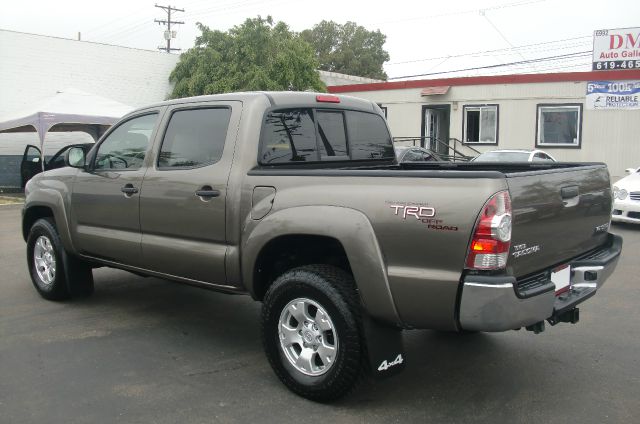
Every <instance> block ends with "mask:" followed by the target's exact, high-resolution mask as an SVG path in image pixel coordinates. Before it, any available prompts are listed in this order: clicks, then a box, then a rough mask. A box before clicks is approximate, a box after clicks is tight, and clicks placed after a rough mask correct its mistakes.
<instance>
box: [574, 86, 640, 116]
mask: <svg viewBox="0 0 640 424" xmlns="http://www.w3.org/2000/svg"><path fill="white" fill-rule="evenodd" d="M587 109H596V110H597V109H640V81H590V82H588V83H587Z"/></svg>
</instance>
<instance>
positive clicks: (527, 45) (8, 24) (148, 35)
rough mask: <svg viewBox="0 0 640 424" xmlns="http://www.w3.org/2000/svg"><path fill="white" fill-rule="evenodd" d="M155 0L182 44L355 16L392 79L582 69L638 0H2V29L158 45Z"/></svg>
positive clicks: (638, 6)
mask: <svg viewBox="0 0 640 424" xmlns="http://www.w3.org/2000/svg"><path fill="white" fill-rule="evenodd" d="M154 4H160V5H167V4H170V5H171V6H173V7H177V8H180V9H184V10H185V11H184V12H175V14H174V16H172V20H179V21H184V22H185V23H184V25H179V26H178V27H177V31H178V32H177V38H176V39H175V40H173V42H172V47H179V48H182V49H183V50H186V49H188V48H190V47H192V46H193V43H194V40H195V37H196V36H197V35H198V30H197V28H196V25H195V24H196V22H201V23H203V24H205V25H207V26H209V27H210V28H212V29H219V30H227V29H229V28H231V27H233V26H234V25H238V24H241V23H242V22H243V21H244V20H245V19H246V18H249V17H256V16H257V15H261V16H263V17H264V16H267V15H271V16H272V17H273V18H274V20H277V21H284V22H286V23H287V24H288V25H289V26H290V27H291V29H292V30H294V31H302V30H304V29H306V28H310V27H312V26H313V25H314V24H316V23H318V22H320V21H321V20H323V19H325V20H334V21H336V22H338V23H344V22H346V21H354V22H356V23H357V24H359V25H362V26H364V27H366V28H367V29H370V30H376V29H379V30H380V31H381V32H382V33H384V34H385V35H386V36H387V42H386V44H385V48H386V50H387V51H388V52H389V54H390V56H391V60H390V61H389V62H388V63H386V64H385V71H386V72H387V74H388V76H389V77H390V79H404V78H403V77H412V76H415V75H420V78H441V77H450V76H462V75H495V74H506V73H509V74H511V73H529V72H565V71H588V70H590V62H591V56H590V53H589V51H590V50H591V48H592V34H593V31H594V30H596V29H613V28H627V27H640V1H638V0H607V1H598V2H596V1H591V0H588V1H580V0H475V1H468V0H450V1H427V0H422V1H414V0H408V1H402V0H398V1H395V2H393V1H389V0H387V1H378V0H368V1H362V0H355V1H354V0H352V1H349V0H321V1H315V2H311V1H301V0H272V1H264V0H263V1H260V0H219V1H214V0H171V1H166V2H165V1H164V0H159V1H158V2H157V3H156V2H153V1H148V0H108V1H94V0H84V1H77V0H56V1H42V0H40V1H34V0H21V1H18V2H5V4H3V11H2V13H1V14H0V29H7V30H13V31H21V32H28V33H35V34H42V35H49V36H55V37H63V38H72V39H76V38H77V36H78V32H80V33H81V37H82V40H85V41H92V42H99V43H106V44H115V45H121V46H127V47H135V48H141V49H149V50H156V49H157V47H158V46H163V45H165V42H164V39H163V32H164V29H165V28H164V27H163V26H160V25H158V24H157V23H154V19H166V13H165V12H164V11H163V10H162V9H159V8H156V7H154ZM1 54H2V52H0V58H1ZM538 59H542V60H539V61H535V62H529V63H519V64H514V65H511V66H498V67H492V68H485V69H470V68H483V67H486V66H494V65H502V64H506V63H513V62H527V61H531V60H538ZM452 71H457V72H452ZM413 78H415V77H413Z"/></svg>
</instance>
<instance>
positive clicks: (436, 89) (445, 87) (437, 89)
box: [420, 85, 451, 96]
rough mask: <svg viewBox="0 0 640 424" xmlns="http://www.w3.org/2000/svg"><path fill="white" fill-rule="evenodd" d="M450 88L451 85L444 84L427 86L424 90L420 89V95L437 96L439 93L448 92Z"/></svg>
mask: <svg viewBox="0 0 640 424" xmlns="http://www.w3.org/2000/svg"><path fill="white" fill-rule="evenodd" d="M449 88H451V86H449V85H443V86H440V87H426V88H423V89H422V91H420V95H421V96H435V95H438V94H447V91H449Z"/></svg>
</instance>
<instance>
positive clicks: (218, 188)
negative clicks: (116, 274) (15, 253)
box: [22, 92, 622, 401]
mask: <svg viewBox="0 0 640 424" xmlns="http://www.w3.org/2000/svg"><path fill="white" fill-rule="evenodd" d="M391 140H392V139H391V136H390V132H389V129H388V127H387V124H386V122H385V120H384V118H383V115H382V113H381V110H380V108H379V107H378V106H377V105H376V104H375V103H372V102H370V101H366V100H362V99H356V98H353V97H347V96H333V95H327V94H317V93H294V92H272V93H269V92H253V93H233V94H223V95H213V96H202V97H194V98H185V99H178V100H171V101H167V102H163V103H159V104H155V105H153V106H149V107H145V108H142V109H139V110H137V111H135V112H132V113H130V114H129V115H127V116H125V117H124V118H123V119H122V120H121V121H120V122H119V123H117V124H116V125H114V126H113V127H112V128H111V129H110V130H109V131H108V132H107V133H106V134H105V135H104V136H103V137H102V138H101V139H100V140H99V141H98V143H97V144H96V145H95V147H93V148H92V149H91V150H90V151H89V152H88V153H87V154H85V151H84V150H83V149H81V148H71V149H69V150H68V151H67V153H66V155H65V161H66V164H67V165H68V166H66V167H63V168H59V169H53V170H48V171H45V172H43V173H41V174H38V175H36V176H35V177H34V178H32V179H31V180H30V181H29V183H28V184H27V186H26V203H25V206H24V211H23V221H22V231H23V236H24V239H25V241H26V243H27V259H28V261H27V263H28V269H29V272H30V276H31V279H32V280H33V285H34V286H35V288H36V290H37V291H38V292H39V293H40V295H41V296H42V297H44V298H46V299H52V300H58V299H66V298H69V297H74V296H87V295H89V294H91V293H92V292H93V278H92V269H93V268H95V267H100V266H107V267H114V268H120V269H123V270H128V271H131V272H133V273H136V274H140V275H145V276H155V277H160V278H166V279H169V280H173V281H177V282H181V283H186V284H190V285H193V286H198V287H202V288H205V289H211V290H217V291H221V292H226V293H233V294H248V295H250V296H251V297H252V298H253V299H255V300H256V301H261V302H262V315H261V334H262V341H263V345H264V349H265V352H266V357H267V359H268V361H269V363H270V365H271V366H272V368H273V370H274V371H275V373H276V375H277V376H278V378H279V379H280V380H281V381H282V382H283V383H284V384H285V385H286V386H287V387H288V388H290V389H291V390H292V391H294V392H295V393H297V394H299V395H301V396H304V397H307V398H309V399H313V400H317V401H330V400H333V399H336V398H339V397H341V396H343V395H344V394H345V393H347V392H348V391H350V389H351V388H352V387H353V386H354V384H355V383H356V381H361V379H360V378H359V377H360V376H361V375H363V373H365V372H368V373H371V374H373V375H375V376H385V375H391V374H395V373H397V372H398V371H399V370H401V369H402V368H403V367H404V366H405V363H406V358H405V353H404V350H403V345H402V331H403V330H405V329H433V330H439V331H454V332H479V331H483V332H500V331H507V330H518V329H520V328H526V329H527V330H531V331H533V332H535V333H539V332H541V331H543V330H544V329H545V321H546V322H548V323H549V324H551V325H555V324H557V323H560V322H570V323H576V322H577V321H578V319H579V311H578V308H577V305H578V304H580V303H581V302H583V301H585V300H586V299H588V298H589V297H591V296H593V295H594V294H595V293H596V291H597V290H598V289H599V288H600V287H601V286H602V284H603V283H604V282H605V280H606V279H607V278H608V277H609V276H610V274H611V273H612V272H613V270H614V268H615V266H616V264H617V260H618V257H619V255H620V252H621V248H622V240H621V238H620V237H619V236H616V235H613V234H610V233H609V231H608V229H609V224H610V216H611V208H612V193H611V185H610V182H609V174H608V171H607V168H606V166H605V165H604V164H598V163H453V162H417V163H402V164H399V163H398V162H397V160H396V158H395V155H394V147H393V143H392V141H391Z"/></svg>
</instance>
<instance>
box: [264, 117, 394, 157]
mask: <svg viewBox="0 0 640 424" xmlns="http://www.w3.org/2000/svg"><path fill="white" fill-rule="evenodd" d="M393 158H394V152H393V145H392V143H391V137H390V135H389V131H388V130H387V126H386V125H385V123H384V120H383V119H382V117H380V116H378V115H375V114H372V113H366V112H357V111H350V110H346V111H343V110H337V109H311V108H300V109H285V110H277V111H273V112H269V113H267V115H266V118H265V122H264V128H263V132H262V149H261V153H260V163H262V164H279V163H291V162H317V161H339V160H349V159H352V160H371V159H386V160H391V159H393Z"/></svg>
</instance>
